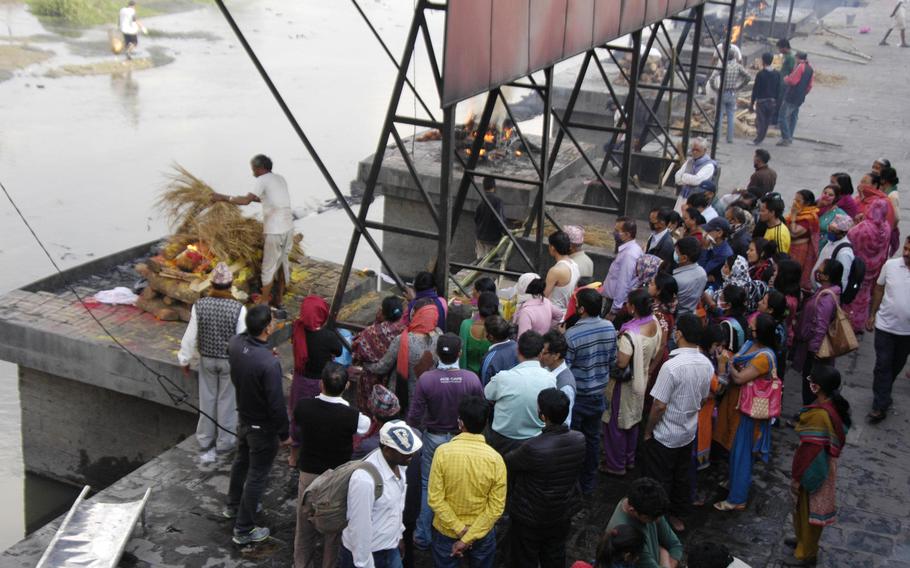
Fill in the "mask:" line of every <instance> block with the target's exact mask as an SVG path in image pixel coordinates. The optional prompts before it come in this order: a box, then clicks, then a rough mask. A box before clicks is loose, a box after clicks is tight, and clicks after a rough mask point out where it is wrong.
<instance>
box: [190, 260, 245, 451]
mask: <svg viewBox="0 0 910 568" xmlns="http://www.w3.org/2000/svg"><path fill="white" fill-rule="evenodd" d="M233 281H234V275H233V274H231V269H230V268H228V266H227V265H226V264H225V263H223V262H219V263H218V265H217V266H215V270H213V271H212V290H211V291H210V292H209V295H208V296H206V297H204V298H200V299H199V300H197V301H196V303H195V304H193V308H192V309H191V310H190V322H189V323H188V324H187V326H186V331H185V332H184V333H183V340H182V341H181V342H180V351H179V352H178V353H177V360H178V361H179V362H180V366H181V367H183V372H184V374H186V375H189V372H190V360H191V359H192V358H193V356H194V355H195V354H196V353H199V409H200V410H201V411H202V413H200V414H199V423H198V424H197V425H196V441H197V442H199V449H200V450H201V451H202V454H201V455H200V459H201V460H202V461H203V462H206V463H210V462H213V461H215V457H216V452H217V453H226V452H229V451H231V450H233V449H234V446H235V445H236V444H237V437H236V436H234V435H233V434H231V433H230V432H236V431H237V395H236V393H235V392H234V384H233V383H231V366H230V364H229V363H228V352H227V346H228V341H230V340H231V338H232V337H234V336H235V335H237V334H240V333H243V332H244V331H246V322H245V321H244V320H245V319H246V308H244V307H243V304H241V303H240V302H238V301H237V300H235V299H234V297H233V296H232V295H231V283H232V282H233ZM203 413H204V414H203ZM206 415H207V416H206ZM215 421H217V423H218V424H220V425H221V426H222V427H223V428H218V427H217V425H216V424H215Z"/></svg>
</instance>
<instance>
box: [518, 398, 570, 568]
mask: <svg viewBox="0 0 910 568" xmlns="http://www.w3.org/2000/svg"><path fill="white" fill-rule="evenodd" d="M537 409H538V413H539V414H540V418H541V419H542V420H543V422H544V428H543V431H542V432H541V434H540V436H537V437H535V438H531V439H530V440H528V441H527V442H525V443H524V444H522V445H520V446H519V447H518V448H516V449H515V450H512V451H511V452H509V453H508V454H506V456H505V461H506V469H508V471H509V475H511V476H513V477H514V485H513V489H512V495H511V497H510V498H509V516H510V518H511V519H512V528H511V530H510V532H509V537H510V538H511V540H512V552H511V560H510V564H511V565H512V566H514V567H515V568H525V567H526V566H537V565H538V562H539V563H540V567H541V568H565V565H566V537H567V536H568V534H569V528H570V526H571V519H572V513H573V507H577V506H578V505H580V503H579V498H580V496H579V495H578V493H577V492H578V489H577V487H578V475H579V474H580V473H581V468H582V466H583V465H584V460H585V437H584V435H582V434H581V433H580V432H575V431H573V430H569V427H568V426H566V424H565V420H566V417H567V416H568V415H569V397H567V396H566V395H565V393H563V392H561V391H559V390H557V389H555V388H551V389H544V390H542V391H540V393H538V395H537Z"/></svg>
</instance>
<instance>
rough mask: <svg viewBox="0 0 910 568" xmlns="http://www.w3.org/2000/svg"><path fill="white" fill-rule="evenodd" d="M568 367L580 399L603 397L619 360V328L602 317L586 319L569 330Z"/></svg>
mask: <svg viewBox="0 0 910 568" xmlns="http://www.w3.org/2000/svg"><path fill="white" fill-rule="evenodd" d="M566 342H567V343H568V344H569V350H568V352H567V353H566V364H567V365H568V366H569V368H570V369H571V370H572V374H573V375H574V376H575V388H576V392H577V394H578V396H593V395H598V394H601V392H602V391H603V389H604V387H606V386H607V382H608V381H609V380H610V367H612V366H613V363H614V361H615V360H616V328H614V327H613V324H612V323H611V322H609V321H607V320H605V319H602V318H600V317H585V318H582V319H580V320H578V323H576V324H575V325H573V326H572V327H570V328H569V329H568V330H566Z"/></svg>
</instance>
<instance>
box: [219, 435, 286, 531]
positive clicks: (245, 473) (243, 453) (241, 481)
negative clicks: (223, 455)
mask: <svg viewBox="0 0 910 568" xmlns="http://www.w3.org/2000/svg"><path fill="white" fill-rule="evenodd" d="M277 453H278V436H277V435H276V434H275V432H274V431H272V430H267V429H265V428H260V427H257V426H248V425H246V424H241V425H240V428H238V429H237V455H236V456H235V457H234V465H233V466H231V482H230V486H229V489H228V507H231V508H236V509H237V520H236V522H235V523H234V533H236V534H244V533H248V532H250V531H251V530H253V527H254V526H255V521H256V508H257V507H258V506H259V501H260V500H261V499H262V494H263V493H264V492H265V488H266V485H268V482H269V471H271V469H272V462H273V461H274V460H275V455H276V454H277Z"/></svg>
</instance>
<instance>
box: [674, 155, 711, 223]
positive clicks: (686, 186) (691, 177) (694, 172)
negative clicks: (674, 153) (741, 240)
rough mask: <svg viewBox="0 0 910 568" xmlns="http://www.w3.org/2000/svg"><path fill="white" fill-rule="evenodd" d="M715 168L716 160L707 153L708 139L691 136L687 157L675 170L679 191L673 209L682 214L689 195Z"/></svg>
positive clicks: (695, 191) (695, 190) (696, 191)
mask: <svg viewBox="0 0 910 568" xmlns="http://www.w3.org/2000/svg"><path fill="white" fill-rule="evenodd" d="M716 170H717V162H715V161H714V160H712V159H711V156H709V155H708V141H707V140H705V139H704V138H701V137H699V138H693V139H692V142H691V143H690V146H689V158H688V159H687V160H686V161H685V162H684V163H683V165H682V167H680V168H679V170H678V171H677V172H676V176H675V180H676V186H677V191H678V192H679V193H678V195H677V197H676V205H675V206H674V207H673V210H674V211H676V212H677V213H679V214H680V215H682V210H683V206H684V205H685V204H686V199H688V198H689V195H691V194H692V193H698V192H700V191H701V190H700V189H699V186H700V185H701V183H702V182H704V181H708V180H710V179H713V178H714V173H715V171H716Z"/></svg>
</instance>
